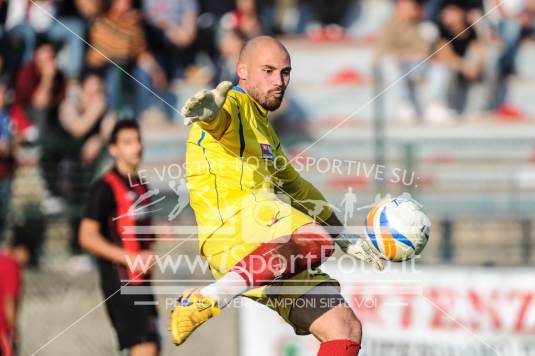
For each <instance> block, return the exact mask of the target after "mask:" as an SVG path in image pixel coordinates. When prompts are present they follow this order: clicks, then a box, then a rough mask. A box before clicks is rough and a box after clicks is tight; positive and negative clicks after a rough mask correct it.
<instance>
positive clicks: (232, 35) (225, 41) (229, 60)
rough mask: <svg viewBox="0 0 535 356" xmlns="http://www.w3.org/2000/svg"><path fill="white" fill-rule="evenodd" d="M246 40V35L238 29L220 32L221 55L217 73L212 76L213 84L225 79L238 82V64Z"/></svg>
mask: <svg viewBox="0 0 535 356" xmlns="http://www.w3.org/2000/svg"><path fill="white" fill-rule="evenodd" d="M245 41H246V39H245V37H244V36H243V35H242V34H241V33H240V32H238V31H222V32H221V33H220V35H219V41H218V49H219V53H220V57H219V58H218V59H217V61H216V63H215V73H214V77H213V78H212V85H213V86H216V85H217V84H218V83H221V82H222V81H224V80H229V81H231V82H233V83H237V82H238V77H237V75H236V64H237V63H238V58H239V57H240V51H241V49H242V47H243V45H244V44H245Z"/></svg>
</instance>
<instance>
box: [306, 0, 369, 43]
mask: <svg viewBox="0 0 535 356" xmlns="http://www.w3.org/2000/svg"><path fill="white" fill-rule="evenodd" d="M301 3H302V4H303V5H305V6H308V8H309V9H310V10H309V11H310V13H311V15H312V16H311V17H312V21H313V22H315V26H312V29H311V31H310V32H309V34H310V36H311V38H313V39H319V40H323V39H325V40H337V39H341V38H343V37H344V36H345V29H346V28H347V27H349V26H350V25H351V24H352V22H354V21H355V20H356V18H357V16H358V12H359V10H358V9H359V7H358V5H359V4H358V1H357V0H329V1H324V0H312V1H306V0H303V1H301Z"/></svg>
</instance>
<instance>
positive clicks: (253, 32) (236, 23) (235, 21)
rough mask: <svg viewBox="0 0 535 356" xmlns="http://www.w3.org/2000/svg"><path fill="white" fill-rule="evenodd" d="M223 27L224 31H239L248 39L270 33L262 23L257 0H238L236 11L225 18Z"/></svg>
mask: <svg viewBox="0 0 535 356" xmlns="http://www.w3.org/2000/svg"><path fill="white" fill-rule="evenodd" d="M221 26H222V28H223V29H224V30H233V31H238V32H240V33H242V34H243V35H244V36H245V37H246V38H248V39H249V38H253V37H256V36H259V35H262V34H268V33H269V32H270V31H269V29H267V28H265V26H263V25H262V22H261V21H260V17H259V10H258V4H257V1H256V0H236V9H235V10H233V11H231V12H229V13H227V14H225V16H223V18H222V19H221Z"/></svg>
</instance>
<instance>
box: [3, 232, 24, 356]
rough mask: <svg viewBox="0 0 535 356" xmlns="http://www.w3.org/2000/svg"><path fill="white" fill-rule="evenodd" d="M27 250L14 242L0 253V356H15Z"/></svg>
mask: <svg viewBox="0 0 535 356" xmlns="http://www.w3.org/2000/svg"><path fill="white" fill-rule="evenodd" d="M28 259H29V254H28V249H27V248H26V246H25V245H24V244H21V243H20V241H19V242H17V241H16V242H14V243H12V245H11V246H10V247H9V248H6V249H4V250H2V251H0V355H3V356H10V355H16V354H17V353H16V351H17V345H18V344H19V342H20V340H19V337H18V336H19V335H18V328H17V319H18V310H19V305H20V298H21V296H22V272H21V269H22V268H23V267H24V266H25V265H26V264H27V263H28Z"/></svg>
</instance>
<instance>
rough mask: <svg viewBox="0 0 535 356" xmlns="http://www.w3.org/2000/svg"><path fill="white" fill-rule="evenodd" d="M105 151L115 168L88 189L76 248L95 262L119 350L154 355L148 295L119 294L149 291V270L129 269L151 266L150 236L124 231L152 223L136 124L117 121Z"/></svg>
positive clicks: (156, 343)
mask: <svg viewBox="0 0 535 356" xmlns="http://www.w3.org/2000/svg"><path fill="white" fill-rule="evenodd" d="M109 151H110V154H111V155H112V156H113V158H114V160H115V164H114V166H113V168H112V169H111V170H109V171H108V172H106V173H105V174H104V175H103V176H102V177H101V178H100V179H99V180H97V181H96V182H95V184H94V185H93V187H92V189H91V192H90V194H89V201H88V204H87V208H86V212H85V216H84V219H83V220H82V223H81V226H80V236H79V239H80V244H81V245H82V247H84V248H85V249H87V250H88V251H89V252H91V253H92V254H94V255H96V256H97V257H98V266H99V272H100V285H101V288H102V291H103V293H104V298H105V301H106V308H107V311H108V315H109V316H110V319H111V322H112V324H113V326H114V328H115V331H116V333H117V338H118V341H119V348H120V349H121V350H125V349H126V350H128V352H129V355H131V356H141V355H142V356H145V355H146V356H149V355H151V356H152V355H157V354H158V351H159V348H160V334H159V331H158V316H157V311H156V307H155V305H154V304H153V303H152V302H153V301H154V297H153V295H152V293H143V294H135V295H133V294H126V293H124V292H122V291H121V290H120V289H121V287H123V286H125V285H128V286H142V287H148V288H150V286H151V283H150V271H149V272H147V273H143V271H142V267H143V265H144V266H147V265H146V264H145V263H140V264H138V265H137V267H136V269H134V270H132V268H130V266H129V261H130V262H133V261H135V260H136V259H137V260H138V261H139V260H141V261H147V260H148V261H150V258H151V255H152V253H151V250H150V248H151V246H150V245H151V242H152V240H153V239H152V238H151V237H153V236H151V235H146V234H143V235H136V234H129V233H125V227H126V228H127V229H128V228H130V229H134V232H136V231H135V229H136V227H139V226H149V225H150V224H151V218H150V213H149V212H148V211H147V210H146V209H144V208H143V207H146V206H147V204H148V202H149V199H147V198H146V197H147V196H148V194H147V193H148V187H147V184H144V182H142V181H140V180H139V178H138V177H137V169H138V167H139V165H140V163H141V157H142V153H143V144H142V141H141V134H140V129H139V126H138V124H137V122H136V121H133V120H122V121H119V122H117V124H116V126H115V127H114V129H113V131H112V134H111V139H110V145H109ZM138 268H139V269H138ZM136 302H137V303H136ZM139 302H142V304H143V305H141V304H138V303H139ZM136 304H137V305H136Z"/></svg>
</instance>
